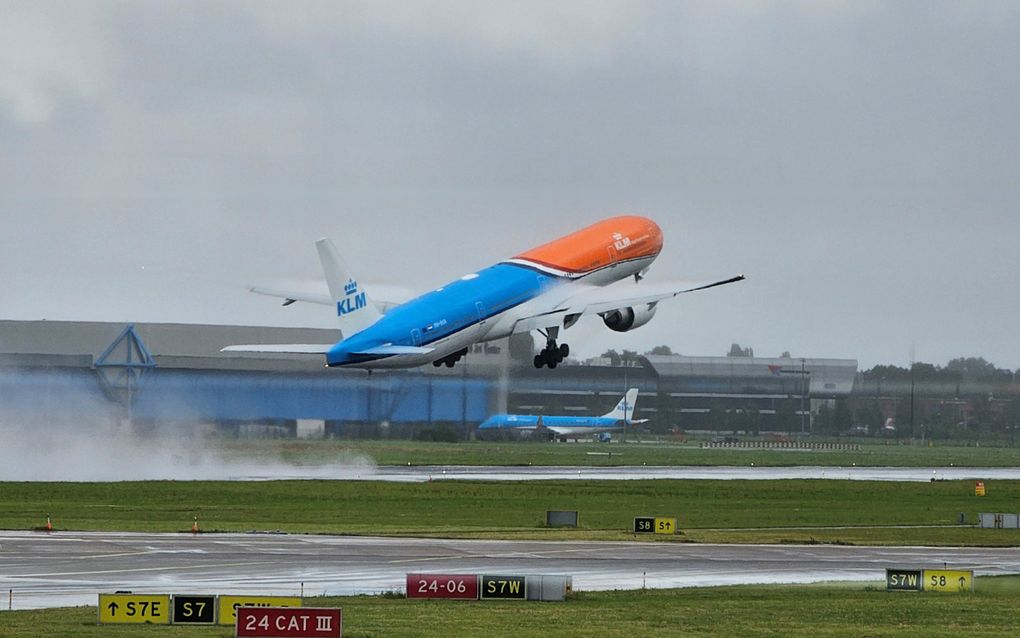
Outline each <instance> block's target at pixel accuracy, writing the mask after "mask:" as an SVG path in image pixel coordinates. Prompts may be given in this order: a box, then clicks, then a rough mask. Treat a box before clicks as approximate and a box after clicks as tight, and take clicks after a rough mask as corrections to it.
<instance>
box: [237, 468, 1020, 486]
mask: <svg viewBox="0 0 1020 638" xmlns="http://www.w3.org/2000/svg"><path fill="white" fill-rule="evenodd" d="M231 478H232V479H233V480H251V481H258V480H279V479H331V478H332V479H338V480H366V481H367V480H372V481H396V482H423V481H439V480H458V479H459V480H475V481H539V480H568V479H574V480H577V479H581V480H607V481H608V480H613V481H615V480H637V479H714V480H738V479H739V480H752V481H771V480H777V479H826V480H852V481H911V482H918V481H931V480H932V479H935V480H940V481H941V480H946V481H950V480H992V479H1000V480H1001V479H1012V480H1020V467H1005V468H1004V467H994V468H989V467H821V466H795V467H752V466H748V467H734V466H620V467H576V466H543V467H538V466H526V467H525V466H521V467H506V466H468V465H430V466H408V467H403V466H399V465H381V466H378V467H359V468H350V467H343V466H335V467H334V466H304V467H302V466H293V467H292V468H289V469H288V470H287V471H285V472H283V473H282V474H278V473H274V474H273V475H271V476H260V475H258V474H249V475H238V476H234V477H231Z"/></svg>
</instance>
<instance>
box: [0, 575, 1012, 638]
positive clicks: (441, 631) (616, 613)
mask: <svg viewBox="0 0 1020 638" xmlns="http://www.w3.org/2000/svg"><path fill="white" fill-rule="evenodd" d="M883 588H884V585H880V584H878V583H876V584H875V585H873V586H863V585H861V584H846V585H791V586H738V587H715V588H692V589H673V590H637V591H628V592H622V591H618V592H580V593H577V594H575V595H574V597H573V598H572V599H571V600H568V601H566V602H564V603H529V602H520V601H517V602H505V603H504V602H484V603H483V602H456V601H420V600H405V599H403V598H388V597H382V596H356V597H348V598H308V599H305V604H306V605H308V606H323V607H330V606H332V607H341V608H343V615H344V636H345V637H347V638H359V637H361V638H366V637H374V636H411V637H421V638H430V637H440V636H442V637H446V636H491V637H497V636H512V637H514V638H530V637H532V636H542V637H545V636H565V637H570V636H606V637H614V636H621V637H626V638H633V637H635V636H641V637H644V636H695V637H704V636H740V637H747V636H769V637H773V636H783V637H794V638H796V637H804V638H807V637H811V638H826V637H834V636H854V637H864V636H883V637H888V638H899V637H902V638H908V637H909V638H914V637H915V636H924V637H925V638H939V637H943V636H944V637H952V638H959V636H968V637H969V638H981V637H991V636H1006V635H1011V636H1015V635H1017V633H1018V632H1020V616H1018V615H1017V613H1016V601H1017V598H1018V594H1020V578H1018V577H998V578H991V577H984V578H978V579H977V581H976V591H974V592H972V593H967V594H933V593H919V592H910V593H907V592H895V593H891V592H886V591H884V590H883ZM95 620H96V608H95V607H75V608H67V609H52V610H43V611H13V612H8V611H5V612H0V635H2V636H4V638H27V637H30V636H32V637H34V636H40V635H47V636H85V637H88V636H117V638H152V637H163V636H166V637H167V638H170V637H173V638H188V637H207V638H227V637H230V636H233V635H234V631H233V628H229V627H183V626H164V627H159V626H128V625H122V626H117V627H109V626H104V627H98V626H96V625H95Z"/></svg>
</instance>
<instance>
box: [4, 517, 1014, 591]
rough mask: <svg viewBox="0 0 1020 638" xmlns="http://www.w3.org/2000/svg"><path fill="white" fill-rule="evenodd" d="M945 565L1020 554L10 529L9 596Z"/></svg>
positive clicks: (832, 577) (708, 579) (994, 565)
mask: <svg viewBox="0 0 1020 638" xmlns="http://www.w3.org/2000/svg"><path fill="white" fill-rule="evenodd" d="M944 563H946V564H948V565H949V566H950V567H957V568H963V569H974V570H975V571H976V573H977V574H1004V573H1020V549H1018V548H934V547H849V546H834V545H701V544H698V545H694V544H685V543H664V542H591V541H487V540H444V539H425V538H374V537H336V536H304V535H266V534H209V535H204V534H203V535H197V536H192V535H190V534H143V533H90V532H59V533H51V534H46V533H38V532H0V590H13V602H14V604H13V607H14V609H29V608H42V607H55V606H66V605H81V604H95V602H96V594H98V593H99V592H112V591H115V590H131V591H134V592H136V593H142V592H151V593H155V592H165V593H202V594H208V593H221V594H222V593H245V594H255V593H264V594H285V595H295V594H298V593H300V592H301V590H302V587H303V591H304V593H305V594H306V595H313V594H357V593H374V592H381V591H387V590H402V589H403V584H404V576H405V574H406V573H407V572H460V573H464V572H469V573H470V572H499V573H504V574H506V573H544V574H569V575H571V576H572V577H573V582H574V588H575V589H578V590H603V589H629V588H640V587H642V586H647V587H690V586H702V585H727V584H737V583H803V582H816V581H876V580H882V579H883V578H884V573H885V572H884V570H885V568H886V567H941V566H942V565H943V564H944ZM302 583H303V585H302Z"/></svg>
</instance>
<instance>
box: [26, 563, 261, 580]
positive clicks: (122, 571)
mask: <svg viewBox="0 0 1020 638" xmlns="http://www.w3.org/2000/svg"><path fill="white" fill-rule="evenodd" d="M272 564H274V561H269V560H255V561H247V562H244V563H219V564H212V565H182V566H180V567H136V568H134V569H103V570H92V571H85V572H54V573H52V574H8V577H9V578H46V577H51V576H86V575H89V574H127V573H133V572H169V571H183V570H186V569H209V568H213V567H245V566H248V565H272Z"/></svg>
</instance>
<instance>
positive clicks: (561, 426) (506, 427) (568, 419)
mask: <svg viewBox="0 0 1020 638" xmlns="http://www.w3.org/2000/svg"><path fill="white" fill-rule="evenodd" d="M637 395H638V389H637V388H631V389H630V390H627V393H626V394H624V395H623V398H622V399H620V402H619V403H617V404H616V407H615V408H613V409H612V410H610V411H609V412H607V413H606V414H604V415H602V416H536V415H525V414H497V415H495V416H490V417H489V418H488V419H486V420H485V421H483V422H482V424H481V425H480V426H478V433H479V435H482V436H485V435H486V434H490V433H494V432H517V433H531V434H539V433H542V432H543V431H545V432H548V434H549V435H550V436H558V437H568V436H579V435H584V436H588V435H592V434H599V433H603V432H612V431H614V430H622V429H623V428H624V427H626V426H628V425H633V424H635V423H645V422H646V421H648V419H640V420H637V421H635V420H634V418H633V417H634V408H635V406H636V404H637Z"/></svg>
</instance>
